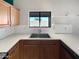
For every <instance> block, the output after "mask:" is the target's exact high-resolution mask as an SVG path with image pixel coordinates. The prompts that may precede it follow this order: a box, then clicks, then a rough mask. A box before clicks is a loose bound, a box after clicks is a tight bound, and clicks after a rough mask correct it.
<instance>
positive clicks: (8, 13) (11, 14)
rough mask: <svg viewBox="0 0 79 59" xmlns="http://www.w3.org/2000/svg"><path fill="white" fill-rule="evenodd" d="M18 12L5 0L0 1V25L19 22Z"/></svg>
mask: <svg viewBox="0 0 79 59" xmlns="http://www.w3.org/2000/svg"><path fill="white" fill-rule="evenodd" d="M19 16H20V12H19V10H18V9H16V8H15V7H14V6H12V5H10V4H8V3H7V2H5V1H0V27H4V26H7V25H8V26H10V25H11V26H14V25H18V24H19Z"/></svg>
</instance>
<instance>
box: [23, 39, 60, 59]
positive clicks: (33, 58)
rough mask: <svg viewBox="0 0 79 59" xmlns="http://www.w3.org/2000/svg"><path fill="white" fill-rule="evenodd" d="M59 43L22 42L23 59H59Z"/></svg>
mask: <svg viewBox="0 0 79 59" xmlns="http://www.w3.org/2000/svg"><path fill="white" fill-rule="evenodd" d="M58 44H59V41H52V40H50V41H49V40H46V41H43V40H41V41H40V40H36V41H35V40H33V41H30V40H28V41H24V42H23V59H59V45H58Z"/></svg>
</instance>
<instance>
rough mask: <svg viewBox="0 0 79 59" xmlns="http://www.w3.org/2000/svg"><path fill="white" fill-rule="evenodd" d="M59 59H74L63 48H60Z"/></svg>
mask: <svg viewBox="0 0 79 59" xmlns="http://www.w3.org/2000/svg"><path fill="white" fill-rule="evenodd" d="M61 59H74V58H73V57H72V56H71V55H70V54H69V52H68V51H67V50H66V49H65V48H64V47H63V46H61Z"/></svg>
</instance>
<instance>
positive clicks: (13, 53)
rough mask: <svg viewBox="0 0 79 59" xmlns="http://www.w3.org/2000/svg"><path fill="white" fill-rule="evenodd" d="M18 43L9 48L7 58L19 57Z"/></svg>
mask: <svg viewBox="0 0 79 59" xmlns="http://www.w3.org/2000/svg"><path fill="white" fill-rule="evenodd" d="M19 53H20V52H19V43H17V44H16V45H15V46H14V47H12V48H11V49H10V51H9V52H8V54H9V55H8V59H19Z"/></svg>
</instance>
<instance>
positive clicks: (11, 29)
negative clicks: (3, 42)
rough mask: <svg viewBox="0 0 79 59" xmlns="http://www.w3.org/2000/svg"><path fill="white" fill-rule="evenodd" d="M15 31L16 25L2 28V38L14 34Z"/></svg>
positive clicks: (0, 30)
mask: <svg viewBox="0 0 79 59" xmlns="http://www.w3.org/2000/svg"><path fill="white" fill-rule="evenodd" d="M14 32H15V28H14V27H5V28H0V39H3V38H4V37H7V36H8V35H10V34H13V33H14Z"/></svg>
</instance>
